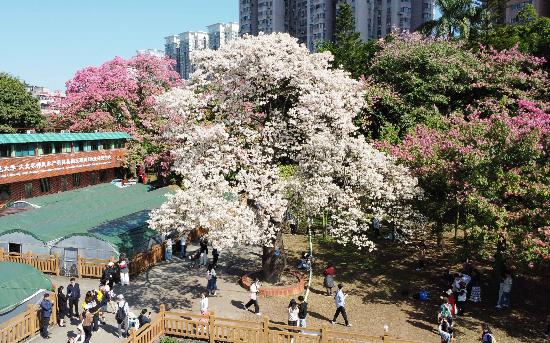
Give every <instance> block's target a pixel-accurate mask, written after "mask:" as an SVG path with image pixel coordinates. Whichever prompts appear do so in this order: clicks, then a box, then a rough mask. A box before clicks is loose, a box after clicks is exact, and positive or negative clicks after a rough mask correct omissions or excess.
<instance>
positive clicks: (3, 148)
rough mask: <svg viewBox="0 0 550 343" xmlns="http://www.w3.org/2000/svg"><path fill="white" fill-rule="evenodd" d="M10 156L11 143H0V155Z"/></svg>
mask: <svg viewBox="0 0 550 343" xmlns="http://www.w3.org/2000/svg"><path fill="white" fill-rule="evenodd" d="M10 156H11V145H9V144H2V145H0V157H10Z"/></svg>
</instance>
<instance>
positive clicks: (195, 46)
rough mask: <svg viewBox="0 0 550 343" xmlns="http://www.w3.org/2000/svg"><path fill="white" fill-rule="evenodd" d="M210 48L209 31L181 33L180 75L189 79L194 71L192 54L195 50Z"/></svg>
mask: <svg viewBox="0 0 550 343" xmlns="http://www.w3.org/2000/svg"><path fill="white" fill-rule="evenodd" d="M205 49H208V33H206V32H203V31H195V32H189V31H187V32H182V33H180V55H179V59H180V72H179V73H180V75H181V77H182V78H183V79H188V78H189V75H190V74H191V73H192V72H193V66H192V65H191V60H190V55H191V53H192V52H193V51H195V50H205Z"/></svg>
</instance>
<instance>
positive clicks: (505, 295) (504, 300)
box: [496, 271, 512, 309]
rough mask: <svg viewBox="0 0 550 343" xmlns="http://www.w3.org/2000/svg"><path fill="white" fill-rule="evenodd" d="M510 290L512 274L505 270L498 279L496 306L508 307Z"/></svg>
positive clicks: (499, 307)
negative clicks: (498, 287)
mask: <svg viewBox="0 0 550 343" xmlns="http://www.w3.org/2000/svg"><path fill="white" fill-rule="evenodd" d="M511 292H512V274H511V273H510V272H508V271H507V272H505V273H504V276H503V278H502V280H501V281H500V289H499V298H498V304H497V306H496V308H498V309H501V308H508V307H509V306H510V293H511Z"/></svg>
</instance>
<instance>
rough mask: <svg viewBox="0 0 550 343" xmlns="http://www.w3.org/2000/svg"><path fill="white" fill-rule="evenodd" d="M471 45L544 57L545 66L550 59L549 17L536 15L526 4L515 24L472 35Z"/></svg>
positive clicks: (531, 7) (530, 6) (533, 9)
mask: <svg viewBox="0 0 550 343" xmlns="http://www.w3.org/2000/svg"><path fill="white" fill-rule="evenodd" d="M470 44H471V45H472V46H473V47H476V46H478V45H479V44H481V45H489V46H492V47H493V48H495V49H498V50H502V49H511V48H513V47H514V46H516V45H517V46H518V48H519V50H520V51H522V52H525V53H529V54H533V55H535V56H539V57H544V58H545V59H546V66H547V67H548V66H549V61H550V18H547V17H541V16H538V15H537V12H536V11H535V8H534V7H533V6H532V5H527V6H525V7H524V8H523V10H522V11H521V12H520V13H519V14H518V23H517V24H515V25H498V26H496V27H494V28H493V29H491V30H488V31H487V32H485V34H482V35H480V36H479V37H472V39H471V43H470Z"/></svg>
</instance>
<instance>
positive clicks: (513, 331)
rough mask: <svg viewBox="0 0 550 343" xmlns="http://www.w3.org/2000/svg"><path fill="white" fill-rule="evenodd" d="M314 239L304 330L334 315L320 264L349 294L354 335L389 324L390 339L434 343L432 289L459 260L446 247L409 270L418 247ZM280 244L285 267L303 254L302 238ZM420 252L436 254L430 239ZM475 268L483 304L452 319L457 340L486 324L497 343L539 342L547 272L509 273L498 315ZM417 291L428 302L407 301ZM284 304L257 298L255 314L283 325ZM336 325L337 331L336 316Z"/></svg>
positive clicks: (485, 278)
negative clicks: (507, 294) (364, 246)
mask: <svg viewBox="0 0 550 343" xmlns="http://www.w3.org/2000/svg"><path fill="white" fill-rule="evenodd" d="M314 241H315V243H314V248H313V256H314V257H315V258H316V260H315V263H314V276H313V280H312V283H311V292H310V297H309V318H308V324H309V325H323V324H327V323H328V321H329V320H330V319H332V316H333V314H334V310H335V307H334V300H333V298H332V297H328V296H326V295H324V289H323V276H322V271H323V268H324V266H325V265H326V263H327V262H331V263H333V264H334V266H335V268H336V273H337V274H336V277H335V282H336V283H339V282H342V283H343V284H344V289H345V292H349V293H350V296H349V297H348V298H347V300H346V310H347V312H348V317H349V319H350V322H351V323H352V324H353V326H354V327H353V328H351V329H352V330H353V331H360V332H364V333H367V334H372V335H381V334H382V333H383V327H384V325H388V326H389V333H390V335H391V336H393V337H398V338H405V339H413V340H417V341H419V342H439V338H438V336H437V334H436V316H437V311H438V308H439V305H440V304H441V303H442V301H441V300H440V299H439V297H440V296H441V295H443V293H442V288H441V287H439V286H438V283H439V279H440V275H441V274H442V272H443V270H444V268H446V267H447V268H451V270H452V271H456V272H458V271H459V267H460V259H459V258H456V257H455V256H456V254H455V253H454V252H453V251H452V248H447V249H445V251H446V252H447V253H446V254H433V253H432V254H428V256H427V260H426V268H424V269H423V270H422V271H415V266H416V261H417V256H418V249H417V248H416V247H414V246H401V245H397V246H393V245H394V244H396V243H392V242H390V241H387V240H383V239H381V240H379V241H377V250H376V251H374V252H372V253H368V252H359V251H357V250H355V249H352V248H349V249H347V248H344V247H341V246H338V245H337V244H335V243H333V242H330V241H326V240H322V239H315V240H314ZM285 246H286V248H287V251H288V254H289V263H290V264H294V263H296V261H297V260H298V256H299V254H300V253H301V252H302V251H306V250H307V240H306V236H303V235H296V236H290V235H287V236H285ZM427 250H428V251H437V250H438V249H436V247H435V242H433V243H431V244H430V243H428V249H427ZM474 263H475V266H476V268H478V269H479V270H481V272H482V284H483V285H482V302H481V303H479V304H474V303H470V302H468V303H467V307H466V313H465V315H464V316H463V317H461V318H458V319H456V325H455V329H456V337H457V341H458V342H479V341H480V335H481V324H482V323H487V324H489V325H490V327H491V328H492V329H493V332H494V334H495V336H496V338H497V340H498V342H499V343H501V342H505V343H513V342H546V341H545V339H544V336H543V334H542V331H543V330H544V318H545V316H546V315H548V314H549V313H550V296H549V294H550V280H549V276H550V275H548V274H546V277H545V278H543V277H541V276H542V275H538V276H537V273H536V272H533V273H532V274H533V275H516V277H515V280H514V287H513V290H512V300H511V303H512V308H511V310H506V311H502V310H501V311H499V310H496V309H495V308H494V306H495V304H496V300H497V294H498V290H497V285H496V283H494V282H492V277H491V275H490V269H489V267H488V265H487V263H486V262H481V261H477V263H476V261H474ZM420 290H427V291H428V292H429V300H428V301H419V300H415V299H414V298H413V296H412V295H413V294H415V293H418V292H419V291H420ZM407 293H408V295H407ZM288 302H289V299H284V298H267V299H266V298H262V299H261V304H260V305H261V308H262V314H265V315H268V316H269V317H270V319H272V320H275V321H280V322H286V319H287V318H286V314H285V312H284V307H285V306H286V305H287V304H288ZM328 325H330V324H328ZM337 325H338V327H339V328H343V327H342V325H343V320H342V318H341V317H340V318H339V323H338V324H337ZM547 341H550V340H547Z"/></svg>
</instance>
